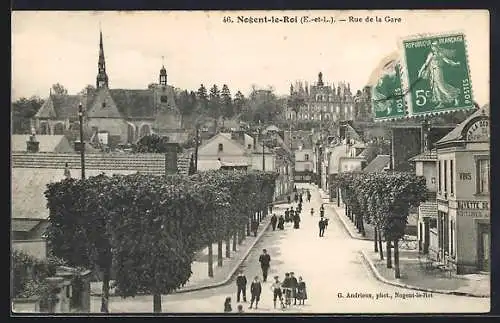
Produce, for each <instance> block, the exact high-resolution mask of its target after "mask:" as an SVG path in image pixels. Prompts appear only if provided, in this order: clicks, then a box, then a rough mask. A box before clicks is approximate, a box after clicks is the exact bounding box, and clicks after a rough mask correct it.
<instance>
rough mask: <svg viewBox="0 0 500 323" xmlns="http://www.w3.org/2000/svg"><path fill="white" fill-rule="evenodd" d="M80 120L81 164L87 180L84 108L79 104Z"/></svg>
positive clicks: (83, 176) (83, 174) (83, 175)
mask: <svg viewBox="0 0 500 323" xmlns="http://www.w3.org/2000/svg"><path fill="white" fill-rule="evenodd" d="M78 120H79V121H80V163H81V167H82V179H85V143H84V142H83V106H82V103H81V102H80V104H78Z"/></svg>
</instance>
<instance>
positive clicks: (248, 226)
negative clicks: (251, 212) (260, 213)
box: [247, 219, 250, 236]
mask: <svg viewBox="0 0 500 323" xmlns="http://www.w3.org/2000/svg"><path fill="white" fill-rule="evenodd" d="M249 235H250V219H247V236H249Z"/></svg>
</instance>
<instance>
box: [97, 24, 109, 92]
mask: <svg viewBox="0 0 500 323" xmlns="http://www.w3.org/2000/svg"><path fill="white" fill-rule="evenodd" d="M99 36H100V38H99V61H98V63H97V80H96V87H97V88H98V89H100V88H104V87H106V88H107V87H108V74H106V61H105V60H104V46H103V44H102V31H101V30H100V31H99Z"/></svg>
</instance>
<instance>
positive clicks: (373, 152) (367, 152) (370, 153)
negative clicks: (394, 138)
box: [358, 146, 379, 163]
mask: <svg viewBox="0 0 500 323" xmlns="http://www.w3.org/2000/svg"><path fill="white" fill-rule="evenodd" d="M378 151H379V149H378V147H375V146H368V147H366V148H365V149H364V150H363V151H362V152H361V153H359V155H358V157H362V158H364V159H365V160H366V162H368V163H370V162H371V161H372V160H373V159H375V157H377V153H378Z"/></svg>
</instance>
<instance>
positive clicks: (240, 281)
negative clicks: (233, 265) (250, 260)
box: [236, 271, 247, 303]
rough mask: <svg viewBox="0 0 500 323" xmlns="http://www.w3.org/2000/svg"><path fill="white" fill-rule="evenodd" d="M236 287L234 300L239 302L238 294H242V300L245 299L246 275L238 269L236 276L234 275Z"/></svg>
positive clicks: (244, 300)
mask: <svg viewBox="0 0 500 323" xmlns="http://www.w3.org/2000/svg"><path fill="white" fill-rule="evenodd" d="M236 287H237V288H238V291H237V294H236V301H237V302H238V303H239V302H240V295H241V294H243V302H246V301H247V277H246V276H245V274H243V271H240V272H239V274H238V277H236Z"/></svg>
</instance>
